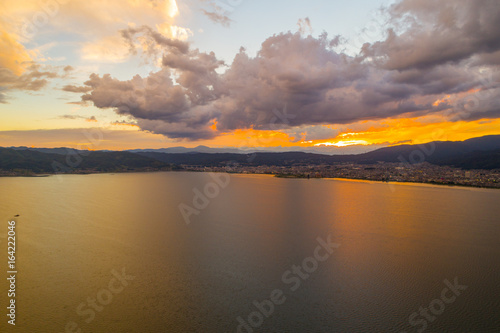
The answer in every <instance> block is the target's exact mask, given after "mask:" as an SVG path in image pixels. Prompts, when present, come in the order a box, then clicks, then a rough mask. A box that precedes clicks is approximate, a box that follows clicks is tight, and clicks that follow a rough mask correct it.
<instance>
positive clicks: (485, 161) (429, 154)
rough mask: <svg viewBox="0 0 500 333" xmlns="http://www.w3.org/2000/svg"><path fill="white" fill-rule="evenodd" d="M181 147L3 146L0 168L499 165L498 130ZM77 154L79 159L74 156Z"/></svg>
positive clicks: (108, 169)
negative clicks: (317, 150) (224, 148)
mask: <svg viewBox="0 0 500 333" xmlns="http://www.w3.org/2000/svg"><path fill="white" fill-rule="evenodd" d="M202 148H203V149H202V150H207V149H208V151H210V148H207V147H202ZM205 148H206V149H205ZM169 149H170V150H169ZM178 149H180V148H167V149H163V150H136V151H135V152H130V151H125V152H108V151H96V152H88V151H81V150H75V149H69V148H27V147H16V148H0V170H4V171H5V170H14V169H23V170H31V171H32V172H35V173H52V172H54V163H56V165H63V166H67V165H68V164H71V165H72V164H74V166H72V167H70V168H69V169H71V170H73V171H81V170H96V171H103V172H107V171H117V170H137V169H141V168H168V167H170V166H171V165H182V164H184V165H199V166H227V165H231V164H233V163H237V164H239V165H243V166H245V165H248V166H258V165H276V166H291V165H318V164H334V163H358V164H375V163H378V162H391V163H409V164H416V163H422V162H428V163H432V164H436V165H450V166H455V167H459V168H463V169H497V168H499V169H500V135H491V136H484V137H480V138H474V139H470V140H465V141H456V142H454V141H436V142H431V143H427V144H423V145H399V146H394V147H386V148H381V149H377V150H375V151H371V152H368V153H364V154H358V155H323V154H314V153H305V152H283V153H272V152H255V153H248V154H241V153H230V152H228V153H215V152H212V151H210V152H193V151H189V152H182V153H174V151H178ZM184 149H185V148H184ZM200 149H201V148H200ZM181 151H182V149H181ZM228 151H230V150H228ZM78 156H81V160H78V158H77V157H78ZM68 159H69V161H70V162H69V163H68ZM76 160H78V163H73V162H71V161H76ZM58 163H59V164H58ZM68 172H69V171H68Z"/></svg>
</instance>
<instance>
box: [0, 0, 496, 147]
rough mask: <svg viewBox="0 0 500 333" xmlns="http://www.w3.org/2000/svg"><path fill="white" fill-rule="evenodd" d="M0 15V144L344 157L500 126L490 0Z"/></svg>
mask: <svg viewBox="0 0 500 333" xmlns="http://www.w3.org/2000/svg"><path fill="white" fill-rule="evenodd" d="M0 13H1V14H0V15H1V21H0V46H1V47H0V50H1V53H0V146H3V147H7V146H30V147H31V146H33V147H61V146H65V147H72V148H78V147H87V148H88V147H89V146H91V148H92V149H97V150H99V149H117V150H122V149H136V148H166V147H175V146H184V147H196V146H198V145H205V146H209V147H240V148H246V147H261V148H267V147H274V148H276V149H278V148H279V147H281V148H280V149H286V147H303V148H314V147H316V148H318V149H321V148H325V149H326V147H332V148H333V149H337V148H336V147H344V148H342V149H340V148H338V151H339V152H355V151H366V150H369V149H374V148H377V147H382V146H387V145H395V144H400V143H413V144H416V143H425V142H429V141H435V140H465V139H468V138H472V137H478V136H483V135H490V134H500V29H499V26H500V5H499V4H498V0H442V1H435V0H418V1H416V0H402V1H375V0H352V1H326V0H309V1H305V0H288V1H281V0H279V1H262V0H252V1H250V0H177V1H176V0H166V1H165V0H107V1H102V0H85V1H80V0H59V1H58V0H44V1H39V0H23V1H18V0H4V1H2V2H1V3H0ZM89 133H92V135H94V136H98V137H99V140H98V141H96V140H90V139H89ZM89 140H90V141H89Z"/></svg>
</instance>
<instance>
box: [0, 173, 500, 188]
mask: <svg viewBox="0 0 500 333" xmlns="http://www.w3.org/2000/svg"><path fill="white" fill-rule="evenodd" d="M156 172H193V173H201V172H204V173H210V172H212V173H219V172H220V171H197V170H144V171H140V170H132V171H113V172H66V173H43V174H30V175H0V178H4V177H5V178H18V177H19V178H44V177H51V176H59V175H82V176H85V175H99V174H107V175H112V174H122V173H124V174H126V173H156ZM225 173H227V174H230V175H231V174H235V175H266V176H273V177H274V178H280V179H300V180H318V179H326V180H339V181H351V182H374V183H386V184H388V185H398V184H400V185H405V184H407V185H432V186H439V187H444V186H446V187H462V188H464V187H465V188H477V189H497V190H498V189H500V184H499V186H498V187H495V186H476V185H468V184H457V183H440V182H416V181H384V180H374V179H365V178H345V177H310V178H307V176H303V175H280V174H274V173H244V172H225Z"/></svg>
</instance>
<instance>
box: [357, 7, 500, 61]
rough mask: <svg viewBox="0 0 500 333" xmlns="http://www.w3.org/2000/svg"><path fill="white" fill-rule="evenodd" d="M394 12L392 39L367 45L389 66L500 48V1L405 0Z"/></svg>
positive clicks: (391, 12) (459, 57)
mask: <svg viewBox="0 0 500 333" xmlns="http://www.w3.org/2000/svg"><path fill="white" fill-rule="evenodd" d="M388 13H389V15H390V17H391V18H392V20H391V23H392V24H393V25H394V27H393V28H391V29H389V30H388V36H387V39H386V40H384V41H380V42H376V43H374V44H366V45H364V47H363V52H364V54H365V55H366V56H369V57H373V58H374V59H376V60H377V61H378V62H380V63H381V64H382V65H383V66H384V67H385V68H387V69H397V70H404V69H410V68H430V67H434V66H437V65H441V64H444V63H447V62H454V63H458V62H460V61H462V60H465V59H468V58H470V57H471V56H473V55H475V54H489V53H492V52H495V51H498V50H500V29H499V28H498V27H499V25H500V5H499V3H498V0H441V1H435V0H403V1H400V2H398V3H396V4H394V5H392V6H391V7H390V8H389V9H388ZM401 29H404V30H403V32H402V33H399V34H398V33H397V32H396V31H397V30H401Z"/></svg>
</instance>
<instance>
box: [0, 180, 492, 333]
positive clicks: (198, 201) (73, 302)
mask: <svg viewBox="0 0 500 333" xmlns="http://www.w3.org/2000/svg"><path fill="white" fill-rule="evenodd" d="M0 189H1V191H0V215H1V216H0V221H1V223H0V244H1V245H0V248H1V249H2V250H1V252H2V254H1V256H0V258H2V259H1V260H2V261H4V262H5V264H2V267H3V269H2V270H3V271H4V273H2V274H3V275H5V276H7V273H6V270H7V269H6V262H7V238H6V236H7V231H8V229H7V221H9V220H11V219H13V217H14V215H16V214H19V215H20V216H19V217H17V218H15V220H16V223H17V228H16V258H17V270H18V274H17V292H16V295H17V296H16V327H15V331H19V332H21V331H22V332H78V330H81V331H80V332H423V331H425V332H497V331H498V330H499V329H500V316H499V313H500V297H499V296H500V284H499V283H498V282H499V279H500V260H499V258H500V218H499V217H500V191H499V190H492V189H477V188H461V187H443V186H432V185H424V184H390V183H375V182H365V181H347V180H333V179H311V180H306V179H279V178H274V177H272V176H267V175H234V174H232V175H227V174H209V173H186V172H158V173H126V174H93V175H61V176H50V177H38V178H0ZM0 281H1V282H0V290H1V297H0V300H1V302H2V304H3V305H2V308H3V309H4V310H3V311H4V312H5V313H6V308H5V307H6V306H7V305H8V303H7V302H8V300H7V293H6V291H7V290H8V288H9V286H8V285H7V281H6V279H5V278H2V279H1V280H0ZM5 313H3V314H2V316H3V317H4V319H3V320H2V322H1V323H0V331H2V332H4V331H8V332H10V331H12V332H13V331H14V329H12V327H8V328H6V327H7V326H10V325H7V323H6V321H7V320H6V316H5ZM9 329H10V330H9Z"/></svg>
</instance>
